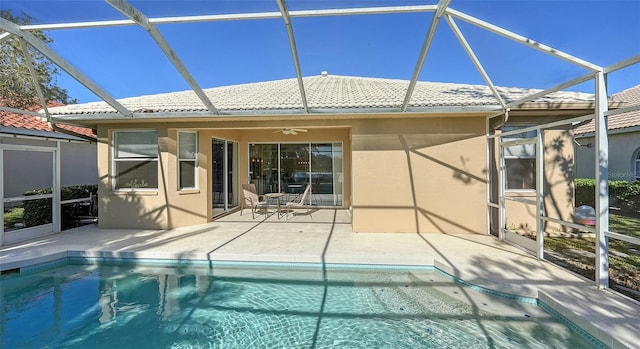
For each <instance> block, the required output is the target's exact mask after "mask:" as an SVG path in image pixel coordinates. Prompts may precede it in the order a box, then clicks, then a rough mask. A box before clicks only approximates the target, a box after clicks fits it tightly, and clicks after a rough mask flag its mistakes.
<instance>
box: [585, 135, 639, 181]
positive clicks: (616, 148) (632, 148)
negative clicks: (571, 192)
mask: <svg viewBox="0 0 640 349" xmlns="http://www.w3.org/2000/svg"><path fill="white" fill-rule="evenodd" d="M577 141H578V143H580V144H581V145H583V146H581V147H576V153H575V157H576V177H577V178H595V156H596V155H595V137H581V138H578V139H577ZM587 144H591V147H590V148H589V147H587V146H586V145H587ZM639 148H640V131H637V132H629V133H616V134H610V135H609V179H610V180H626V181H633V180H635V176H634V175H635V174H634V172H633V171H634V168H633V160H634V159H633V156H634V155H635V154H636V151H637V150H638V149H639Z"/></svg>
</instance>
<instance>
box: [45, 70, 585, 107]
mask: <svg viewBox="0 0 640 349" xmlns="http://www.w3.org/2000/svg"><path fill="white" fill-rule="evenodd" d="M303 82H304V88H305V94H306V97H307V101H308V106H309V108H310V109H311V110H312V111H314V112H342V113H349V112H351V113H353V112H370V111H378V112H385V111H399V109H400V108H401V106H402V104H403V102H404V98H405V95H406V92H407V88H408V86H409V82H408V81H406V80H394V79H380V78H363V77H352V76H336V75H327V74H322V75H319V76H310V77H305V78H303ZM497 89H498V91H499V93H500V94H501V95H502V97H503V98H504V100H505V102H507V103H508V102H510V101H515V100H518V99H521V98H523V97H526V96H528V95H531V94H534V93H536V92H539V91H540V90H534V89H523V88H505V87H498V88H497ZM204 92H205V93H206V95H207V96H208V97H209V99H210V100H211V101H212V103H213V104H214V106H215V107H216V108H217V109H218V111H219V112H220V114H244V115H253V114H268V113H301V112H302V108H303V106H302V98H301V96H300V88H299V86H298V81H297V79H295V78H293V79H285V80H276V81H267V82H257V83H248V84H242V85H234V86H224V87H216V88H209V89H205V90H204ZM593 100H594V98H593V95H592V94H586V93H577V92H556V93H553V94H551V95H550V96H548V97H543V98H540V99H539V100H537V101H536V102H549V103H554V105H555V104H557V103H559V102H588V103H592V102H593ZM118 102H119V103H121V104H122V105H123V106H124V107H125V108H127V109H128V110H130V111H132V112H134V113H141V114H142V113H156V114H158V113H185V114H187V113H194V114H197V113H203V112H207V109H206V107H205V106H204V104H203V103H202V101H201V100H200V99H199V98H198V97H197V96H196V94H195V92H193V91H191V90H189V91H180V92H172V93H161V94H155V95H147V96H140V97H130V98H123V99H118ZM497 105H498V103H497V101H496V99H495V97H494V96H493V94H492V93H491V90H490V89H489V88H488V87H486V86H483V85H467V84H453V83H442V82H417V84H416V86H415V90H414V93H413V95H412V98H411V101H410V103H409V105H408V110H409V111H416V110H420V108H433V107H483V106H486V107H487V109H488V110H491V109H495V107H496V106H497ZM49 112H50V113H51V114H52V115H66V116H74V115H75V116H78V115H87V116H89V115H98V116H99V115H105V114H112V115H115V114H117V112H116V111H115V109H113V108H112V107H111V106H109V105H108V104H107V103H105V102H92V103H84V104H74V105H66V106H62V107H57V108H51V109H50V110H49Z"/></svg>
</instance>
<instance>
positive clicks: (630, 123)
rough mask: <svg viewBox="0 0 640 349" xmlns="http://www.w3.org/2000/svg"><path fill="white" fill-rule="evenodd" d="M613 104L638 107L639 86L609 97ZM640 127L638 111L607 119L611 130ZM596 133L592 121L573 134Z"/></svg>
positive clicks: (639, 98) (639, 113)
mask: <svg viewBox="0 0 640 349" xmlns="http://www.w3.org/2000/svg"><path fill="white" fill-rule="evenodd" d="M611 101H613V102H624V106H625V107H628V106H634V105H640V85H638V86H635V87H632V88H629V89H626V90H624V91H622V92H618V93H616V94H614V95H612V96H611ZM636 126H640V110H636V111H631V112H628V113H622V114H614V115H610V116H609V117H607V127H608V129H609V130H610V131H611V130H622V129H625V128H631V127H636ZM595 131H596V126H595V122H594V120H591V121H590V122H588V123H586V124H584V125H581V126H579V127H578V128H576V130H575V132H574V134H576V135H581V134H586V133H593V132H595Z"/></svg>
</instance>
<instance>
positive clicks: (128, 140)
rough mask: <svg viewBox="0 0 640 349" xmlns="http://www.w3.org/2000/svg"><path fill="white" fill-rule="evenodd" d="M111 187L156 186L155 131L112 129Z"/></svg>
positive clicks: (154, 187)
mask: <svg viewBox="0 0 640 349" xmlns="http://www.w3.org/2000/svg"><path fill="white" fill-rule="evenodd" d="M113 188H114V189H115V190H118V189H158V132H157V131H151V130H149V131H114V132H113Z"/></svg>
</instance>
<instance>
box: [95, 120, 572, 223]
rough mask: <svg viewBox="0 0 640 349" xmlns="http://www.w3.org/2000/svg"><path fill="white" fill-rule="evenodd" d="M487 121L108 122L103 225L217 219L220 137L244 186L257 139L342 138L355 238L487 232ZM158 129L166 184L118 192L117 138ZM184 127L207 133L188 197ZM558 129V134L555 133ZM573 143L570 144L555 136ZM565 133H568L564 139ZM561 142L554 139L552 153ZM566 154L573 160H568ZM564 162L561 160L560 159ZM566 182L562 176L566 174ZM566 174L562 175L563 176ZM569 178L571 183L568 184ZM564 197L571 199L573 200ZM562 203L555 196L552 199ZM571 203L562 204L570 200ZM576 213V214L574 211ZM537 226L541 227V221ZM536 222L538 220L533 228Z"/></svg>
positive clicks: (346, 200)
mask: <svg viewBox="0 0 640 349" xmlns="http://www.w3.org/2000/svg"><path fill="white" fill-rule="evenodd" d="M279 127H303V128H306V129H308V130H309V132H308V133H300V134H298V135H296V136H286V135H283V134H281V133H273V131H274V130H275V129H277V128H279ZM485 127H486V124H485V118H484V116H457V117H455V116H454V117H450V116H448V117H434V116H425V115H415V114H413V115H410V116H409V117H402V118H400V117H398V116H397V115H390V116H385V115H374V116H371V118H368V119H364V118H359V119H358V118H340V117H335V118H331V117H327V118H326V119H324V120H318V119H309V120H305V119H304V118H299V119H292V120H290V121H287V122H286V123H285V122H284V121H282V120H276V121H274V120H264V121H262V120H261V121H255V119H253V120H251V121H250V122H247V121H244V122H243V121H234V122H231V121H224V120H223V121H220V122H204V121H197V120H195V121H186V122H182V123H137V124H135V123H131V124H129V123H126V124H104V125H99V126H98V136H99V138H100V141H101V143H100V144H99V147H98V163H99V166H98V167H99V177H100V186H99V187H100V193H99V194H100V205H99V210H100V221H99V224H100V226H101V227H105V228H107V227H109V228H148V229H158V228H172V227H180V226H188V225H195V224H201V223H206V222H210V221H212V220H213V215H212V209H211V203H212V194H211V191H212V190H211V188H212V179H211V175H210V173H209V169H210V168H211V141H212V138H213V137H216V138H221V139H226V140H230V141H235V142H238V145H239V154H238V155H239V164H238V165H239V170H238V172H239V174H238V182H239V183H246V182H247V181H248V178H249V175H248V154H249V144H250V143H263V142H265V143H286V142H296V143H297V142H342V144H343V156H344V161H343V165H344V178H345V180H344V188H343V193H344V197H343V207H344V208H352V213H353V215H352V217H353V220H352V227H353V231H355V232H407V233H415V232H420V233H449V234H458V233H479V234H486V233H487V231H486V230H487V221H486V210H487V206H486V171H487V168H486V167H487V165H486V164H487V160H486V143H485ZM125 128H126V129H156V130H158V137H159V149H160V159H159V176H160V177H159V183H158V190H157V191H153V192H113V191H112V190H111V179H110V176H109V173H110V171H111V154H110V146H109V144H110V143H111V142H110V141H111V139H110V137H111V133H112V131H113V130H117V129H125ZM178 130H197V131H198V134H199V157H198V161H199V162H198V164H199V168H198V175H199V177H198V181H199V186H198V189H196V190H189V191H182V192H181V191H178V189H177V177H178V176H177V169H176V167H177V166H176V165H177V159H176V140H177V132H178ZM549 132H552V131H549ZM551 136H552V133H549V136H548V137H547V138H548V140H547V142H548V143H549V142H551V140H552V139H556V141H562V142H565V144H570V143H571V141H570V139H564V138H562V137H561V138H560V139H557V137H551ZM563 137H564V136H563ZM551 146H552V144H551V143H549V149H551V148H552V147H551ZM564 152H565V151H564V150H562V156H561V157H553V156H548V159H549V161H551V160H550V159H556V160H553V161H551V162H550V163H549V164H548V165H547V168H546V171H547V174H548V175H549V178H553V180H552V181H549V183H553V185H552V186H551V187H550V191H548V192H549V193H551V195H550V196H549V201H548V210H549V212H550V214H551V215H552V216H553V215H554V214H555V213H554V212H555V211H558V212H561V213H559V214H560V215H563V217H564V216H565V214H566V212H570V211H571V210H572V201H571V202H570V201H567V200H565V199H566V194H567V193H569V190H568V189H567V188H568V187H567V185H566V181H564V177H562V176H563V172H562V171H561V169H562V166H566V164H567V163H566V162H562V161H564V160H562V161H561V160H559V159H563V158H566V156H569V155H570V156H571V157H572V156H573V155H572V154H573V149H572V148H571V150H570V153H567V154H565V153H564ZM565 155H566V156H565ZM557 161H559V162H558V163H555V162H557ZM558 176H560V177H558ZM561 177H562V178H561ZM560 182H563V183H564V184H559V183H560ZM563 195H564V196H563ZM552 197H553V198H554V199H553V200H552V199H551V198H552ZM560 198H561V199H560ZM511 206H512V205H511V204H509V206H508V208H507V209H508V212H509V213H508V215H509V216H508V219H507V221H508V222H513V221H518V222H529V221H530V218H531V212H530V210H524V211H522V210H520V211H519V210H518V209H517V208H512V207H511ZM565 209H568V210H569V211H565ZM533 223H535V222H533ZM529 224H531V223H529Z"/></svg>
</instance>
